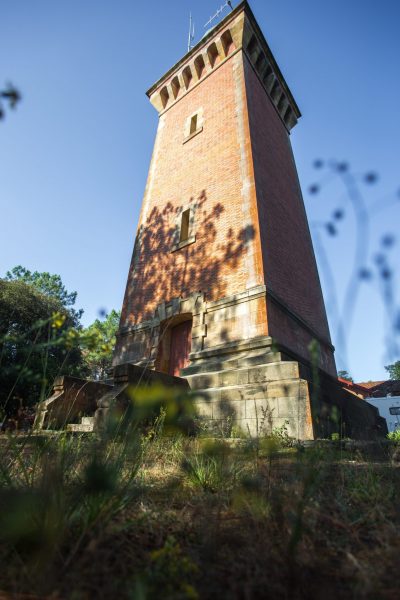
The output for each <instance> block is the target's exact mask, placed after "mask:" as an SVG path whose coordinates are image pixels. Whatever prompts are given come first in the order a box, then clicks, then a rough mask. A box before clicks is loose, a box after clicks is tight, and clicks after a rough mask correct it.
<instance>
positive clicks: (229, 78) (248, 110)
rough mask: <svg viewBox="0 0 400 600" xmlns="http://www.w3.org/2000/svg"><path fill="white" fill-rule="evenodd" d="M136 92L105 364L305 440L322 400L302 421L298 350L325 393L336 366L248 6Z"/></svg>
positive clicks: (287, 103)
mask: <svg viewBox="0 0 400 600" xmlns="http://www.w3.org/2000/svg"><path fill="white" fill-rule="evenodd" d="M147 95H148V97H149V99H150V102H151V103H152V105H153V106H154V107H155V109H156V110H157V113H158V130H157V136H156V140H155V144H154V151H153V156H152V159H151V164H150V169H149V174H148V180H147V185H146V189H145V193H144V198H143V204H142V209H141V214H140V219H139V225H138V229H137V234H136V239H135V243H134V251H133V256H132V261H131V265H130V269H129V274H128V280H127V286H126V292H125V298H124V303H123V309H122V318H121V324H120V329H119V332H118V336H117V345H116V351H115V357H114V364H115V366H118V365H121V364H126V363H130V364H135V365H139V366H143V367H145V368H147V369H155V370H157V371H161V372H164V373H169V374H171V375H178V376H181V377H186V378H187V380H188V382H189V385H190V387H191V388H192V389H193V390H197V391H198V392H199V395H198V399H197V400H196V402H197V406H198V409H199V412H200V413H202V414H204V415H205V416H207V417H208V418H209V419H211V420H213V421H220V420H221V419H224V418H226V417H227V416H229V415H230V416H232V418H233V419H235V420H236V421H237V422H238V423H239V425H242V426H243V427H244V428H246V429H248V428H250V430H251V431H255V429H256V426H257V423H259V422H260V418H261V411H262V414H263V415H266V418H267V420H268V423H269V425H270V426H271V427H272V426H274V427H275V426H279V425H281V424H282V423H284V422H285V421H287V420H289V422H290V426H289V427H290V431H291V433H292V434H293V435H294V436H296V437H298V438H311V437H314V436H315V435H316V429H317V428H318V427H321V423H322V422H325V424H326V423H328V422H329V419H330V414H331V405H333V404H334V403H335V402H336V400H334V399H333V395H334V394H333V395H332V394H330V395H329V394H325V396H326V398H325V400H324V401H323V402H322V404H323V405H324V406H325V405H326V406H325V409H324V410H325V413H326V414H325V417H323V415H322V413H323V412H324V411H323V410H322V412H321V410H320V409H321V406H319V408H318V418H317V417H316V412H317V409H316V407H315V406H313V403H312V401H311V397H312V393H311V388H310V381H311V379H312V377H311V372H312V370H313V369H312V365H311V362H310V361H311V359H310V350H309V348H310V343H311V342H313V341H314V346H315V347H318V365H314V367H315V366H317V367H318V368H319V370H320V373H321V376H322V377H323V378H325V381H328V382H331V383H332V385H333V382H334V378H336V367H335V361H334V356H333V347H332V344H331V340H330V334H329V328H328V323H327V318H326V312H325V307H324V301H323V297H322V292H321V286H320V281H319V277H318V271H317V266H316V261H315V256H314V251H313V246H312V241H311V237H310V232H309V227H308V223H307V216H306V213H305V209H304V203H303V199H302V194H301V190H300V186H299V180H298V176H297V172H296V166H295V162H294V159H293V154H292V148H291V143H290V132H291V130H292V129H293V127H294V126H295V125H296V124H297V120H298V118H299V117H300V111H299V109H298V107H297V104H296V102H295V100H294V98H293V96H292V94H291V92H290V89H289V87H288V85H287V83H286V81H285V79H284V78H283V75H282V73H281V71H280V69H279V67H278V65H277V63H276V61H275V59H274V57H273V55H272V53H271V50H270V48H269V47H268V44H267V42H266V40H265V37H264V35H263V33H262V32H261V30H260V28H259V26H258V24H257V22H256V20H255V18H254V15H253V13H252V11H251V9H250V7H249V4H248V3H247V2H241V3H240V4H239V5H238V6H237V7H236V8H235V9H234V10H233V11H232V12H231V13H229V14H228V15H227V16H226V17H225V18H224V19H223V20H222V21H221V22H219V23H218V25H217V26H215V27H214V28H213V29H212V30H211V31H209V32H208V33H207V34H206V35H205V36H204V37H203V39H202V40H201V41H200V42H199V43H198V44H197V45H196V46H195V47H194V48H193V49H191V50H190V51H189V52H188V53H187V54H186V55H185V56H184V57H183V58H182V59H181V60H180V61H179V62H178V63H177V64H176V65H174V66H173V67H172V68H171V69H170V70H169V71H168V72H167V73H165V75H163V76H162V77H161V78H160V79H159V80H158V81H157V82H156V83H155V84H154V85H153V86H152V87H151V88H150V89H149V91H148V92H147ZM314 370H315V369H314ZM326 407H327V408H326ZM321 415H322V416H321ZM324 419H325V421H324ZM264 420H265V418H264Z"/></svg>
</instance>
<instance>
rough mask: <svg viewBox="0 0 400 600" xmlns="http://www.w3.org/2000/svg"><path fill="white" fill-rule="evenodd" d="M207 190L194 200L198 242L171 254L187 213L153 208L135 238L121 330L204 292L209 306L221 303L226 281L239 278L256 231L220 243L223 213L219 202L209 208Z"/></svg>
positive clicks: (242, 230) (169, 206)
mask: <svg viewBox="0 0 400 600" xmlns="http://www.w3.org/2000/svg"><path fill="white" fill-rule="evenodd" d="M207 204H208V198H207V193H206V191H205V190H203V191H202V192H201V194H200V195H199V197H198V198H197V199H196V200H195V199H194V198H191V199H190V206H193V207H194V214H195V223H194V228H195V236H196V241H195V243H192V244H190V245H187V246H185V247H183V248H181V249H179V250H177V251H175V252H173V251H172V250H173V247H174V244H176V242H177V241H179V225H180V223H179V216H180V214H181V211H182V208H183V207H174V206H173V204H172V203H171V202H168V203H167V204H166V205H165V206H164V208H162V209H160V208H158V207H154V208H153V209H152V210H151V212H150V214H149V215H148V217H147V219H146V222H145V223H144V224H142V226H141V227H140V229H139V231H138V234H137V236H136V241H135V248H134V251H133V256H132V262H131V267H130V271H129V279H128V287H127V292H126V297H125V302H124V308H123V314H122V320H121V324H122V325H123V326H126V325H132V324H136V323H138V322H140V321H142V320H146V319H149V318H151V317H152V316H153V314H154V310H155V308H156V306H157V305H158V304H159V303H160V302H161V301H169V300H171V299H172V298H177V297H182V298H185V297H187V296H188V295H189V294H190V293H193V292H195V291H200V292H204V293H205V295H206V298H207V299H208V300H212V299H216V298H221V297H223V296H224V295H225V293H226V290H227V278H226V277H225V276H228V278H229V277H230V276H231V274H232V273H234V272H235V270H236V269H237V267H238V266H239V262H240V260H241V259H242V257H243V253H244V250H245V248H246V246H247V245H248V244H249V243H250V242H251V240H253V239H254V236H255V230H254V227H253V226H252V225H249V226H245V227H243V228H240V229H238V230H236V231H234V230H233V228H229V229H228V230H227V233H226V238H225V239H224V240H223V241H219V239H218V238H220V237H221V236H218V228H219V226H220V225H222V222H221V216H222V215H223V213H224V212H225V208H224V206H223V205H222V203H221V202H216V203H215V204H214V205H213V206H212V208H208V207H207Z"/></svg>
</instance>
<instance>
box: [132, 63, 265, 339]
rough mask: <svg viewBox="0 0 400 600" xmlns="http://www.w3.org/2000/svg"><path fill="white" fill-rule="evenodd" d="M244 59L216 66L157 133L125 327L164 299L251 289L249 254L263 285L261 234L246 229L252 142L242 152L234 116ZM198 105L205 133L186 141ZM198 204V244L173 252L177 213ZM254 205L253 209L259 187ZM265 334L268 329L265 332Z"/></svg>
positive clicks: (215, 296) (167, 116)
mask: <svg viewBox="0 0 400 600" xmlns="http://www.w3.org/2000/svg"><path fill="white" fill-rule="evenodd" d="M240 57H241V55H236V56H234V57H232V58H231V59H229V60H228V61H227V62H225V63H224V64H223V65H221V66H220V67H219V68H218V69H215V70H214V71H213V72H212V74H211V75H210V76H209V77H207V78H205V79H204V81H203V82H202V83H201V84H200V85H199V86H197V87H195V88H194V89H193V90H192V91H191V92H190V93H188V94H187V95H186V96H184V97H183V98H182V99H181V100H180V101H179V102H177V103H176V104H174V105H173V106H172V107H171V108H170V110H167V111H166V113H164V116H162V117H161V118H162V119H164V120H165V124H164V127H163V128H161V129H160V130H159V133H158V142H157V143H158V153H157V157H158V158H157V157H156V158H157V160H156V161H155V165H154V171H153V176H152V177H153V179H152V181H151V182H150V181H149V182H148V189H149V190H150V193H149V197H148V203H149V204H148V210H147V214H144V213H143V210H142V215H141V221H140V223H139V227H140V226H142V228H143V233H142V237H141V241H140V242H139V243H138V246H139V255H138V256H139V258H138V262H137V265H136V268H135V269H134V268H133V267H134V261H133V263H132V266H131V271H130V275H129V281H128V287H127V292H126V296H125V302H124V311H123V319H122V325H128V324H135V323H137V322H140V321H141V320H143V319H148V318H150V317H151V316H152V314H153V312H154V309H155V308H156V306H157V305H158V304H159V303H160V302H162V301H164V300H165V301H168V300H169V299H171V298H173V297H177V296H182V297H185V296H188V295H189V294H190V293H191V292H194V291H199V290H201V291H203V292H205V294H206V299H207V300H216V299H219V298H221V297H224V296H229V295H231V294H237V293H239V292H242V291H244V290H246V285H247V280H248V271H249V267H248V262H247V263H246V256H247V255H248V254H249V255H250V256H251V257H252V258H251V260H253V262H254V263H255V264H256V266H255V281H254V283H253V285H259V284H261V283H262V279H263V277H262V260H261V255H260V250H259V241H258V236H257V231H256V229H254V231H252V232H251V235H250V240H247V241H246V240H245V237H244V227H243V222H244V217H243V198H242V188H243V180H242V179H243V173H242V172H241V156H242V154H241V152H242V153H243V152H244V153H245V155H246V160H247V162H248V164H249V167H250V168H251V161H250V158H251V153H250V147H251V145H250V140H249V137H248V130H247V132H246V147H245V148H244V149H243V148H242V149H241V148H240V138H239V122H238V119H239V118H241V119H243V118H244V121H245V123H246V118H245V117H246V115H239V116H238V114H237V111H236V103H237V94H238V91H237V82H238V81H240V82H241V85H240V87H241V89H240V90H239V93H240V94H242V96H243V100H244V98H245V96H244V89H243V82H244V79H243V70H242V61H241V58H240ZM235 64H236V69H238V68H239V71H240V72H239V73H236V76H235V73H234V65H235ZM235 81H236V91H235ZM244 106H245V102H244ZM200 108H202V109H203V116H204V124H203V131H202V132H201V133H199V134H198V135H197V136H195V137H194V138H192V139H191V140H189V141H188V142H187V143H185V144H183V140H184V124H185V121H186V119H187V118H188V117H189V116H190V115H191V114H193V113H194V112H195V111H196V110H197V109H200ZM149 177H151V175H150V176H149ZM193 202H197V204H198V207H197V210H196V214H195V234H196V242H195V243H194V244H192V245H189V246H187V247H185V248H183V249H181V250H178V251H176V252H173V253H171V249H172V246H173V233H174V228H175V226H176V225H175V223H176V218H177V214H178V213H179V211H180V210H181V209H182V207H183V206H186V205H189V204H191V203H193ZM252 202H253V204H254V206H255V194H254V186H253V192H252ZM253 221H254V223H256V222H257V218H256V217H255V218H254V217H253ZM257 253H258V254H257ZM265 333H266V331H265V325H264V329H263V330H262V331H260V335H264V334H265Z"/></svg>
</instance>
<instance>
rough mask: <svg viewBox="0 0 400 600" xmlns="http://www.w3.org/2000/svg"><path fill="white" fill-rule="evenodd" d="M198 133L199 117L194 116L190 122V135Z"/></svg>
mask: <svg viewBox="0 0 400 600" xmlns="http://www.w3.org/2000/svg"><path fill="white" fill-rule="evenodd" d="M196 131H197V115H194V116H193V117H192V118H191V120H190V135H192V133H195V132H196Z"/></svg>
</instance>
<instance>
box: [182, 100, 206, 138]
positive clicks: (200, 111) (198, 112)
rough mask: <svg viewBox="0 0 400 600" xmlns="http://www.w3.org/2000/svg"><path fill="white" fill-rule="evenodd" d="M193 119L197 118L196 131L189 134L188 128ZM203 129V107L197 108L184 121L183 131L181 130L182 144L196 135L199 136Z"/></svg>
mask: <svg viewBox="0 0 400 600" xmlns="http://www.w3.org/2000/svg"><path fill="white" fill-rule="evenodd" d="M193 117H197V127H196V131H193V133H190V127H191V122H192V119H193ZM203 128H204V110H203V107H202V106H201V107H199V108H198V109H196V110H195V111H194V112H193V113H192V114H191V115H189V117H188V118H187V119H186V120H185V125H184V130H183V135H184V138H183V144H186V142H189V141H190V140H192V139H193V138H194V137H196V135H199V133H201V132H202V131H203Z"/></svg>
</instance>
